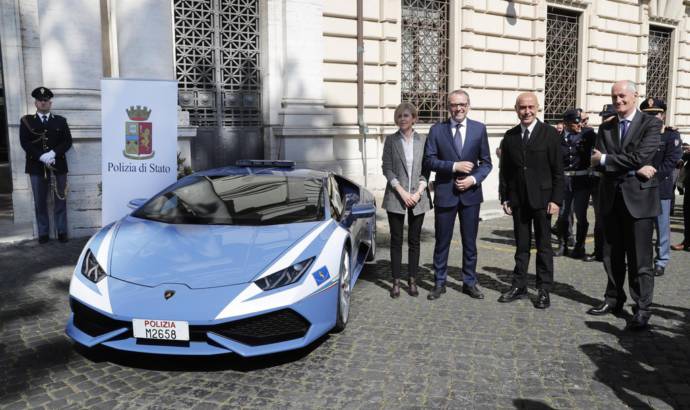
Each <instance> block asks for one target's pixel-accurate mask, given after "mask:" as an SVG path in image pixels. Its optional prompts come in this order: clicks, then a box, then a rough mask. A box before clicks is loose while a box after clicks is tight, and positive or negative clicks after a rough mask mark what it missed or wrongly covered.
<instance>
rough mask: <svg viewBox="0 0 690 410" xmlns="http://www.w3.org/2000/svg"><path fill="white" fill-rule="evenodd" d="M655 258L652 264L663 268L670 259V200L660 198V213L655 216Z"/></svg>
mask: <svg viewBox="0 0 690 410" xmlns="http://www.w3.org/2000/svg"><path fill="white" fill-rule="evenodd" d="M654 225H655V227H656V258H654V266H661V267H662V268H665V267H666V265H668V261H669V259H671V200H670V199H662V200H661V214H659V216H657V217H656V221H655V224H654Z"/></svg>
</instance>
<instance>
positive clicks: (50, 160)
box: [46, 158, 55, 165]
mask: <svg viewBox="0 0 690 410" xmlns="http://www.w3.org/2000/svg"><path fill="white" fill-rule="evenodd" d="M46 165H55V158H51V159H49V160H48V162H47V163H46Z"/></svg>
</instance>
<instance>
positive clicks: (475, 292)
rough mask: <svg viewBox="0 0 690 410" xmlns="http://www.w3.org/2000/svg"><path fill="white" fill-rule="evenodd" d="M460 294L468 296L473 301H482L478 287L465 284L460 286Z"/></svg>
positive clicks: (482, 295)
mask: <svg viewBox="0 0 690 410" xmlns="http://www.w3.org/2000/svg"><path fill="white" fill-rule="evenodd" d="M462 293H464V294H465V295H470V297H471V298H473V299H484V294H483V293H482V291H481V290H479V286H477V285H474V286H468V285H466V284H464V283H463V284H462Z"/></svg>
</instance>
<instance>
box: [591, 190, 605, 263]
mask: <svg viewBox="0 0 690 410" xmlns="http://www.w3.org/2000/svg"><path fill="white" fill-rule="evenodd" d="M592 181H593V182H592V189H591V192H592V207H593V208H594V255H595V256H596V257H598V258H601V259H603V258H604V223H603V222H602V218H601V214H600V212H599V178H598V177H594V178H592Z"/></svg>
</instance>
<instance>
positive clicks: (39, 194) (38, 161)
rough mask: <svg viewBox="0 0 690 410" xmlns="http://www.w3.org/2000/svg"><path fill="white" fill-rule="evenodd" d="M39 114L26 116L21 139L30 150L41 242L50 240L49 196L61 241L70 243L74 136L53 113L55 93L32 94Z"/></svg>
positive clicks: (40, 89)
mask: <svg viewBox="0 0 690 410" xmlns="http://www.w3.org/2000/svg"><path fill="white" fill-rule="evenodd" d="M31 96H32V97H33V98H34V100H35V101H34V104H35V106H36V114H34V115H25V116H23V117H22V118H21V121H20V125H19V140H20V142H21V145H22V148H23V149H24V151H26V168H25V172H26V173H27V174H29V176H30V179H31V190H32V191H33V194H34V208H35V210H36V223H37V225H38V243H46V242H48V240H49V238H50V229H49V218H48V195H53V198H54V219H55V230H56V231H57V238H58V240H59V241H60V242H67V240H68V239H67V203H66V188H67V159H66V158H65V153H66V152H67V151H68V150H69V149H70V148H71V147H72V134H71V133H70V130H69V126H68V125H67V120H66V119H65V118H64V117H61V116H59V115H55V114H53V113H51V112H50V108H51V105H52V98H53V92H52V91H50V90H49V89H48V88H46V87H38V88H36V89H35V90H33V91H32V92H31Z"/></svg>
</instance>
